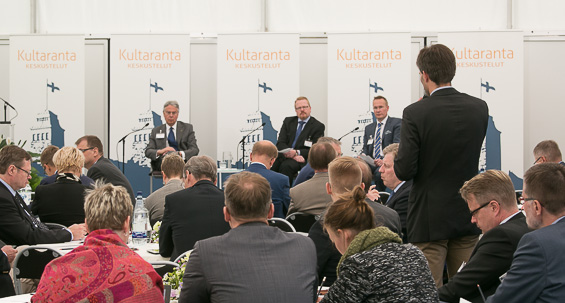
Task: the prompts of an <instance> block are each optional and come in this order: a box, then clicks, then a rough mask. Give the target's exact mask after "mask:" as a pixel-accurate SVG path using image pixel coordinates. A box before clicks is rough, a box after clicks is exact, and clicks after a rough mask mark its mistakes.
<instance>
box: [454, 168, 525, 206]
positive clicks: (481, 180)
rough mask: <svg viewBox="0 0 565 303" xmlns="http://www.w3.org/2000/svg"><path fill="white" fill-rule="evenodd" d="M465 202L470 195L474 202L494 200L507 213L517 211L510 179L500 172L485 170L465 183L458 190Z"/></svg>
mask: <svg viewBox="0 0 565 303" xmlns="http://www.w3.org/2000/svg"><path fill="white" fill-rule="evenodd" d="M459 192H460V193H461V196H462V197H463V199H464V200H465V201H467V200H469V197H470V195H473V196H474V197H475V200H476V201H483V203H484V201H491V200H495V201H496V202H498V204H499V205H500V206H501V207H502V208H504V209H505V210H508V211H517V204H516V193H515V191H514V185H513V184H512V180H511V179H510V177H509V176H508V175H507V174H506V173H505V172H503V171H500V170H493V169H491V170H487V171H485V172H484V173H482V174H478V175H476V176H475V177H473V178H472V179H471V180H469V181H467V182H465V184H463V187H461V189H460V190H459Z"/></svg>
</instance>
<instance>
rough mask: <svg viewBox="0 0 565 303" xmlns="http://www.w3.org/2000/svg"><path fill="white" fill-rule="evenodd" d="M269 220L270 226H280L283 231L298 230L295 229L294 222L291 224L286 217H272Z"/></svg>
mask: <svg viewBox="0 0 565 303" xmlns="http://www.w3.org/2000/svg"><path fill="white" fill-rule="evenodd" d="M268 221H269V226H274V227H278V228H280V229H281V230H282V231H286V232H296V229H294V226H292V224H290V223H289V222H288V221H287V220H285V219H281V218H271V219H269V220H268Z"/></svg>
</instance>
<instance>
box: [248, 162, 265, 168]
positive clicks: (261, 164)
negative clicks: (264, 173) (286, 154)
mask: <svg viewBox="0 0 565 303" xmlns="http://www.w3.org/2000/svg"><path fill="white" fill-rule="evenodd" d="M251 164H261V165H263V166H265V168H267V165H265V164H263V163H261V162H251Z"/></svg>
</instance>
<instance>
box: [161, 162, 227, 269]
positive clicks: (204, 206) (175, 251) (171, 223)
mask: <svg viewBox="0 0 565 303" xmlns="http://www.w3.org/2000/svg"><path fill="white" fill-rule="evenodd" d="M184 175H185V189H183V190H181V191H177V192H175V193H172V194H169V195H168V196H166V197H165V211H164V214H163V222H162V223H161V229H160V232H159V233H160V236H159V253H160V254H161V256H163V257H169V256H170V257H171V260H175V259H176V258H177V257H178V256H179V255H180V254H182V253H184V252H186V251H188V250H191V249H192V248H193V246H194V243H196V241H198V240H202V239H206V238H209V237H213V236H218V235H222V234H224V233H225V232H227V231H229V229H230V227H229V225H228V224H227V223H226V222H225V221H224V217H223V216H222V209H223V207H224V193H223V192H222V191H221V190H220V189H218V187H216V162H214V160H213V159H212V158H210V157H208V156H195V157H192V158H190V159H189V160H188V162H186V164H185V165H184Z"/></svg>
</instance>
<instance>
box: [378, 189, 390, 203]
mask: <svg viewBox="0 0 565 303" xmlns="http://www.w3.org/2000/svg"><path fill="white" fill-rule="evenodd" d="M379 196H381V202H382V204H386V201H388V198H389V197H390V194H389V193H388V192H386V191H380V192H379Z"/></svg>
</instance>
